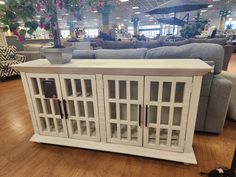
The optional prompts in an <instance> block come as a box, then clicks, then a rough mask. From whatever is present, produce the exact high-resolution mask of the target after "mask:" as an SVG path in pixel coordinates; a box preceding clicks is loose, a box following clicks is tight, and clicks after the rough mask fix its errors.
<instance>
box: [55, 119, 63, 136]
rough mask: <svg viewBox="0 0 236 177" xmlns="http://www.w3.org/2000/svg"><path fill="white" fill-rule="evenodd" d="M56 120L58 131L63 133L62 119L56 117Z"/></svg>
mask: <svg viewBox="0 0 236 177" xmlns="http://www.w3.org/2000/svg"><path fill="white" fill-rule="evenodd" d="M56 122H57V128H58V132H59V133H63V132H64V130H63V124H62V120H61V119H56Z"/></svg>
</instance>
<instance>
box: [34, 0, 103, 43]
mask: <svg viewBox="0 0 236 177" xmlns="http://www.w3.org/2000/svg"><path fill="white" fill-rule="evenodd" d="M97 3H99V0H34V4H35V6H36V9H37V13H38V14H39V15H40V16H41V18H40V22H39V24H40V27H41V28H44V29H45V30H48V31H51V32H52V34H53V39H54V48H61V47H63V46H62V45H61V40H60V31H59V27H58V19H57V9H65V10H66V11H67V12H68V13H69V14H70V15H73V16H74V18H75V19H76V20H81V16H82V12H83V11H84V10H85V9H86V7H96V5H97Z"/></svg>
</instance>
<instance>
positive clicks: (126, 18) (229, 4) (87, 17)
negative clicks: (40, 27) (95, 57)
mask: <svg viewBox="0 0 236 177" xmlns="http://www.w3.org/2000/svg"><path fill="white" fill-rule="evenodd" d="M186 1H188V0H186ZM191 1H196V2H198V3H201V2H202V3H207V2H210V4H212V5H213V7H211V8H207V11H206V12H202V16H203V17H206V18H207V19H216V18H219V16H218V14H219V11H220V10H221V9H223V8H226V9H229V10H231V11H232V14H231V16H230V17H232V18H236V0H191ZM164 2H167V1H166V0H129V1H127V2H120V0H108V3H110V4H112V5H113V7H114V8H113V10H112V12H111V14H110V24H127V25H132V23H131V18H132V17H133V16H138V17H139V18H140V23H141V24H143V25H149V24H155V23H157V20H156V18H159V17H160V18H162V17H169V14H167V15H159V16H148V15H147V14H146V13H145V12H147V11H149V10H151V9H155V8H157V7H158V6H159V5H161V4H162V3H164ZM133 7H138V8H137V9H133ZM138 12H139V13H140V14H137V13H138ZM197 12H198V11H192V12H190V19H191V18H192V17H194V16H195V15H196V14H197ZM62 14H63V13H62ZM185 15H186V13H178V14H177V18H183V17H184V16H185ZM67 20H68V17H66V16H65V15H62V16H61V18H60V26H61V27H62V28H65V27H66V26H67ZM77 24H78V25H79V26H86V27H90V28H92V27H99V26H101V14H99V13H97V12H92V11H91V10H87V11H86V12H85V13H84V18H83V20H82V21H79V22H78V23H77Z"/></svg>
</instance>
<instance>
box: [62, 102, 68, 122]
mask: <svg viewBox="0 0 236 177" xmlns="http://www.w3.org/2000/svg"><path fill="white" fill-rule="evenodd" d="M63 107H64V113H65V118H66V119H68V112H67V107H66V100H64V99H63Z"/></svg>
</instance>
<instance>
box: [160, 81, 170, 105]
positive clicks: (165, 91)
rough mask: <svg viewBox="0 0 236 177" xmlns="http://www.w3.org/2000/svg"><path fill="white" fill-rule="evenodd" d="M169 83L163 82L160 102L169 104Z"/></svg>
mask: <svg viewBox="0 0 236 177" xmlns="http://www.w3.org/2000/svg"><path fill="white" fill-rule="evenodd" d="M171 85H172V83H171V82H164V83H163V92H162V101H163V102H170V95H171Z"/></svg>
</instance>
